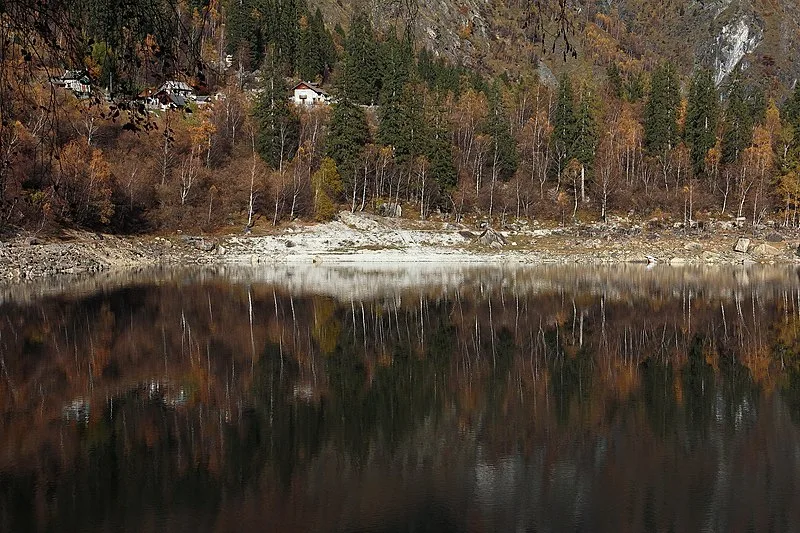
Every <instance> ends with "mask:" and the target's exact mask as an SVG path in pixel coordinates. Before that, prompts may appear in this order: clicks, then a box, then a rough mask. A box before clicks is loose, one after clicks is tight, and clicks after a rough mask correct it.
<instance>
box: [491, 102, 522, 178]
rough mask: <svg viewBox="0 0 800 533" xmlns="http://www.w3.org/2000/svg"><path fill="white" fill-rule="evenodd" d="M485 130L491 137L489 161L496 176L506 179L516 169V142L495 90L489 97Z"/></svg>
mask: <svg viewBox="0 0 800 533" xmlns="http://www.w3.org/2000/svg"><path fill="white" fill-rule="evenodd" d="M485 132H486V133H487V134H488V135H490V136H491V138H492V145H491V148H490V151H491V154H490V156H489V160H490V163H491V164H492V166H493V167H496V168H495V171H496V173H497V177H498V178H500V179H501V180H503V181H508V180H509V179H511V177H512V176H513V175H514V172H516V170H517V163H518V157H517V142H516V140H515V139H514V137H513V136H512V135H511V131H510V124H509V121H508V117H507V116H506V113H505V110H504V109H503V107H502V105H501V104H500V97H499V95H498V94H497V93H496V92H495V95H493V97H492V98H491V105H490V108H489V117H488V120H487V124H486V127H485Z"/></svg>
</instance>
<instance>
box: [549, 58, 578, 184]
mask: <svg viewBox="0 0 800 533" xmlns="http://www.w3.org/2000/svg"><path fill="white" fill-rule="evenodd" d="M576 130H577V113H576V110H575V94H574V92H573V90H572V81H571V80H570V78H569V76H568V75H566V74H564V75H563V76H562V77H561V81H560V82H559V85H558V95H557V96H556V111H555V117H554V119H553V133H552V139H551V142H552V144H553V147H554V149H555V161H554V163H555V167H556V171H557V172H558V171H563V170H564V168H565V167H566V166H567V163H569V161H570V159H572V157H573V146H574V144H575V138H576Z"/></svg>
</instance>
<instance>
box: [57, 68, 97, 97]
mask: <svg viewBox="0 0 800 533" xmlns="http://www.w3.org/2000/svg"><path fill="white" fill-rule="evenodd" d="M52 81H53V85H55V86H57V87H63V88H65V89H68V90H70V91H72V92H73V93H74V94H75V96H77V97H78V98H88V97H89V96H90V95H91V94H92V85H91V83H92V82H91V81H90V80H89V76H87V75H86V73H85V72H83V71H80V70H67V71H65V72H64V75H63V76H59V77H58V78H53V80H52Z"/></svg>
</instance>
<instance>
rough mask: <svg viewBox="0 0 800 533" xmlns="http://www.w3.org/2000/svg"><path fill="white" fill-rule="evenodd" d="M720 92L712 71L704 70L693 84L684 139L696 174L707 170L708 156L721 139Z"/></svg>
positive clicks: (697, 74)
mask: <svg viewBox="0 0 800 533" xmlns="http://www.w3.org/2000/svg"><path fill="white" fill-rule="evenodd" d="M718 120H719V95H718V93H717V89H716V87H715V85H714V79H713V78H712V77H711V72H710V71H708V70H700V71H698V72H696V73H695V75H694V77H692V81H691V85H690V86H689V103H688V107H687V109H686V125H685V127H684V138H685V139H686V144H688V145H689V155H690V158H691V160H692V168H693V169H694V172H695V174H702V173H703V172H705V162H706V155H707V154H708V151H709V150H710V149H711V148H713V147H714V145H715V144H716V142H717V121H718Z"/></svg>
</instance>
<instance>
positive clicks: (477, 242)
mask: <svg viewBox="0 0 800 533" xmlns="http://www.w3.org/2000/svg"><path fill="white" fill-rule="evenodd" d="M798 245H800V234H798V232H797V231H796V230H778V229H774V228H760V229H758V230H756V231H755V232H754V231H753V230H752V229H751V228H738V227H735V226H732V225H730V224H729V225H723V226H716V227H705V228H703V229H698V228H692V229H689V230H684V229H683V228H681V227H666V228H665V227H658V226H653V225H650V226H648V225H637V224H631V223H626V222H625V221H623V222H613V223H609V224H597V223H595V224H581V225H572V226H567V227H544V226H539V225H537V224H531V225H529V224H525V223H523V224H519V223H515V224H508V225H506V226H504V227H502V228H498V229H497V230H495V229H490V228H486V227H480V225H479V224H472V225H467V224H451V223H446V222H419V221H410V220H403V219H395V218H383V217H379V216H374V215H369V214H351V213H348V212H343V213H340V215H339V216H338V217H337V220H335V221H333V222H329V223H326V224H310V225H303V224H299V223H298V224H292V225H289V226H286V227H284V228H281V229H279V230H277V231H275V232H272V233H268V234H262V235H255V234H250V235H243V234H238V235H227V236H216V237H209V236H189V235H181V234H175V235H170V236H166V237H162V236H132V237H119V236H114V235H101V234H97V233H90V232H81V231H70V232H65V233H63V234H62V235H60V236H59V237H57V238H49V239H40V238H37V237H31V236H25V235H19V236H16V237H12V238H10V239H7V240H4V241H0V281H2V282H15V281H25V280H34V279H39V278H42V277H47V276H54V275H60V274H77V273H92V272H100V271H107V270H113V269H125V268H141V267H147V266H155V265H174V266H190V265H203V264H218V265H219V264H222V265H225V264H232V265H247V264H259V263H292V262H298V263H321V262H326V263H350V264H352V263H395V262H396V263H402V262H415V263H419V262H425V263H484V264H493V263H523V264H525V263H529V264H538V263H589V264H615V263H633V262H656V263H662V264H671V265H684V264H720V265H732V264H752V263H771V264H773V263H774V264H791V263H798V262H800V257H799V256H798Z"/></svg>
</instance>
